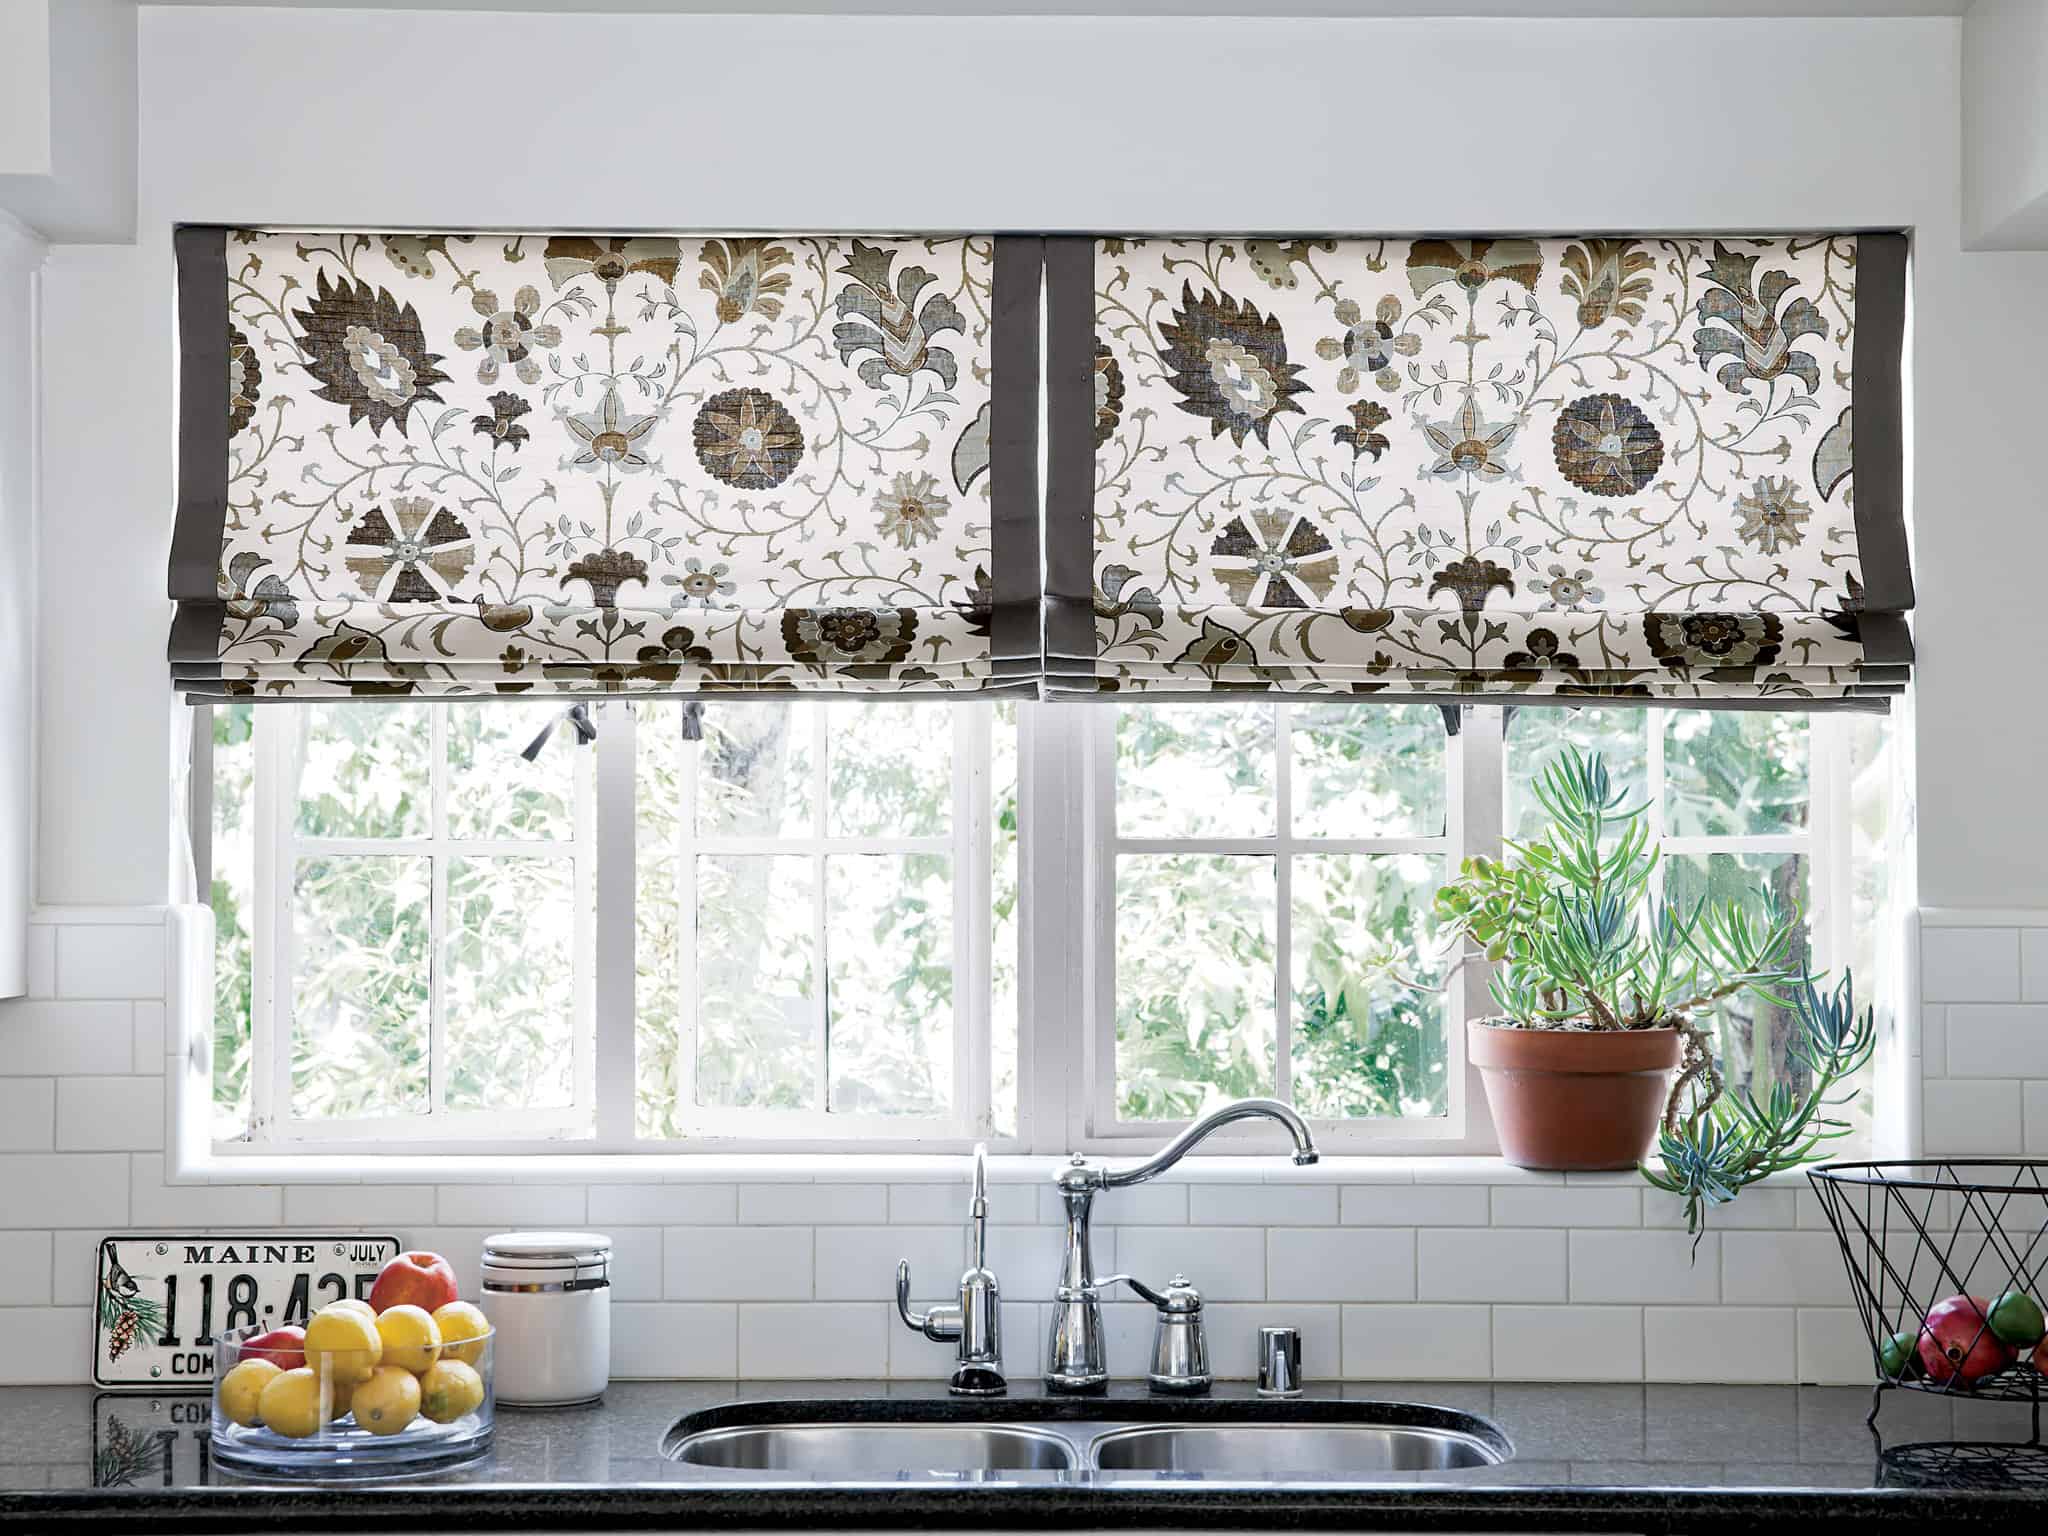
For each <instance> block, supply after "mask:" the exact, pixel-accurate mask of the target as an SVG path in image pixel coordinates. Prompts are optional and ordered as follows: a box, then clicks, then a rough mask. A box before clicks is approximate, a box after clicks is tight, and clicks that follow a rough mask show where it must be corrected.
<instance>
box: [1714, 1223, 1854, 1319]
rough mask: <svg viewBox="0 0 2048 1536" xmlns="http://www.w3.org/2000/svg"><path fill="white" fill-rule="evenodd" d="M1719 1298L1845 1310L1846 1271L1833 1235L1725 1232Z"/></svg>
mask: <svg viewBox="0 0 2048 1536" xmlns="http://www.w3.org/2000/svg"><path fill="white" fill-rule="evenodd" d="M1720 1243H1721V1299H1722V1300H1723V1301H1728V1302H1748V1303H1758V1302H1761V1303H1791V1304H1797V1305H1802V1306H1810V1307H1826V1306H1847V1305H1848V1304H1849V1302H1850V1300H1851V1298H1850V1294H1849V1279H1848V1272H1847V1270H1846V1269H1845V1268H1844V1267H1843V1264H1842V1245H1841V1244H1840V1243H1839V1242H1838V1241H1836V1238H1835V1234H1834V1233H1833V1232H1723V1233H1721V1234H1720Z"/></svg>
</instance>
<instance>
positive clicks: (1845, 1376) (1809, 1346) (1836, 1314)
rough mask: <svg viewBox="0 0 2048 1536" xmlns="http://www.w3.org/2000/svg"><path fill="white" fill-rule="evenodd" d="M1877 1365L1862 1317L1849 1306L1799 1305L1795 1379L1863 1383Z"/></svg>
mask: <svg viewBox="0 0 2048 1536" xmlns="http://www.w3.org/2000/svg"><path fill="white" fill-rule="evenodd" d="M1876 1371H1877V1366H1876V1364H1875V1363H1874V1362H1873V1361H1872V1359H1871V1356H1870V1336H1869V1335H1868V1334H1866V1333H1865V1332H1864V1331H1863V1319H1862V1317H1861V1316H1860V1315H1859V1314H1858V1313H1857V1312H1856V1311H1854V1310H1853V1309H1852V1308H1849V1307H1801V1308H1800V1309H1799V1379H1800V1380H1801V1381H1807V1382H1816V1383H1818V1384H1820V1385H1822V1386H1845V1387H1849V1386H1853V1387H1864V1386H1869V1385H1871V1384H1872V1383H1874V1382H1875V1381H1876V1379H1877V1376H1876Z"/></svg>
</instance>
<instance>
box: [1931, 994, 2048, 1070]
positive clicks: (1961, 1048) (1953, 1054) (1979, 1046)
mask: <svg viewBox="0 0 2048 1536" xmlns="http://www.w3.org/2000/svg"><path fill="white" fill-rule="evenodd" d="M1947 1070H1948V1073H1949V1074H1950V1075H1951V1076H1954V1077H2048V1003H2004V1004H1992V1003H1958V1004H1955V1005H1954V1006H1952V1007H1951V1008H1950V1009H1949V1010H1948V1068H1947Z"/></svg>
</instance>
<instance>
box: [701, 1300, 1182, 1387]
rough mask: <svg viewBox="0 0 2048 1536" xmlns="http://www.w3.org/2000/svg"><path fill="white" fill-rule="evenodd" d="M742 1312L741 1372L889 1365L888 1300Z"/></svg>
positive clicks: (836, 1371)
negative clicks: (886, 1301)
mask: <svg viewBox="0 0 2048 1536" xmlns="http://www.w3.org/2000/svg"><path fill="white" fill-rule="evenodd" d="M1147 1310H1150V1309H1149V1308H1148V1309H1147ZM739 1314H740V1315H739V1374H740V1375H741V1376H747V1377H763V1378H781V1379H785V1380H789V1379H794V1380H799V1381H821V1380H822V1381H830V1380H833V1379H836V1378H846V1377H859V1376H879V1375H881V1374H882V1373H883V1372H884V1371H886V1370H887V1369H888V1365H889V1339H888V1335H887V1333H886V1332H885V1331H884V1330H885V1329H886V1328H887V1327H888V1326H889V1325H890V1324H891V1323H893V1322H895V1317H896V1314H895V1311H894V1309H893V1308H891V1307H890V1306H888V1305H887V1304H885V1303H882V1302H879V1301H849V1302H817V1303H812V1304H810V1305H802V1306H797V1305H789V1304H778V1303H774V1302H748V1303H743V1304H742V1305H741V1307H740V1309H739ZM897 1326H901V1325H900V1324H898V1325H897Z"/></svg>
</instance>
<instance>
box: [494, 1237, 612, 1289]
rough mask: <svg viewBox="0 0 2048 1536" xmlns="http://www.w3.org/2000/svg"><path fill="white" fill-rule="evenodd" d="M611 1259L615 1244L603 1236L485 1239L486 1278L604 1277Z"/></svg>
mask: <svg viewBox="0 0 2048 1536" xmlns="http://www.w3.org/2000/svg"><path fill="white" fill-rule="evenodd" d="M611 1256H612V1240H611V1239H610V1238H609V1237H606V1236H605V1235H604V1234H603V1233H601V1232H499V1233H496V1234H494V1235H492V1236H490V1237H487V1238H485V1239H484V1247H483V1266H484V1278H485V1279H487V1280H488V1279H490V1278H492V1277H493V1275H494V1274H506V1273H516V1274H519V1275H522V1276H526V1275H531V1276H532V1277H533V1278H535V1279H541V1278H544V1277H551V1276H556V1275H560V1276H561V1277H563V1278H567V1277H570V1276H581V1277H585V1278H589V1277H591V1276H598V1277H602V1276H603V1275H604V1274H605V1273H606V1272H607V1271H608V1270H609V1269H610V1267H611Z"/></svg>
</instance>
